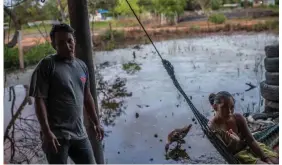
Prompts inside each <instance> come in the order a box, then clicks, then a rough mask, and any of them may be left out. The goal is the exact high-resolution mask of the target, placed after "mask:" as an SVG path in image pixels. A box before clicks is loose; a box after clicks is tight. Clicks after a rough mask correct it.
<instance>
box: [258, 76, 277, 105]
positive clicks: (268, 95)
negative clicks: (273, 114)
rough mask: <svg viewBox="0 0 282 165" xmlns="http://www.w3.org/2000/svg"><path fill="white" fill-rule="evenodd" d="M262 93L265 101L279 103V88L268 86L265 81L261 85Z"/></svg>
mask: <svg viewBox="0 0 282 165" xmlns="http://www.w3.org/2000/svg"><path fill="white" fill-rule="evenodd" d="M260 91H261V95H262V97H263V98H264V99H266V100H270V101H274V102H279V86H276V85H268V84H266V83H265V81H263V82H261V83H260Z"/></svg>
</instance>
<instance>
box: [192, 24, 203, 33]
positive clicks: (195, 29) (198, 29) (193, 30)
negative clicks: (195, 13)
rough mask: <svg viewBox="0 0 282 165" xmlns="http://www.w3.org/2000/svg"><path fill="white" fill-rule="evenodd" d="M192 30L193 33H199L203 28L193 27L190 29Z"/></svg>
mask: <svg viewBox="0 0 282 165" xmlns="http://www.w3.org/2000/svg"><path fill="white" fill-rule="evenodd" d="M190 30H191V31H192V32H198V31H200V30H201V28H200V26H197V25H192V26H191V27H190Z"/></svg>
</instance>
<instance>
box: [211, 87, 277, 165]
mask: <svg viewBox="0 0 282 165" xmlns="http://www.w3.org/2000/svg"><path fill="white" fill-rule="evenodd" d="M209 101H210V103H211V105H212V106H213V109H214V110H215V112H216V113H215V116H214V118H213V119H212V120H211V121H210V123H209V126H210V128H211V129H212V130H213V131H214V132H215V133H218V134H219V135H220V138H221V139H222V141H223V142H224V143H225V144H226V146H227V148H228V150H229V151H230V152H231V153H232V154H234V156H235V157H236V158H237V159H238V160H239V161H240V163H242V164H279V156H278V154H277V153H275V152H273V151H272V150H271V149H269V148H268V147H267V146H266V145H265V144H263V143H259V142H257V141H256V140H255V139H254V137H253V135H252V134H251V132H250V130H249V128H248V126H247V123H246V121H245V118H244V117H243V116H242V115H241V114H237V113H234V102H235V100H234V98H233V97H232V95H231V94H230V93H228V92H225V91H222V92H219V93H217V94H210V96H209Z"/></svg>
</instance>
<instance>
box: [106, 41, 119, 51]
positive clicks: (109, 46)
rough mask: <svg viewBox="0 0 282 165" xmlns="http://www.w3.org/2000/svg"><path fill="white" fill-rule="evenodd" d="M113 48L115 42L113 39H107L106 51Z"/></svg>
mask: <svg viewBox="0 0 282 165" xmlns="http://www.w3.org/2000/svg"><path fill="white" fill-rule="evenodd" d="M115 48H116V44H115V43H114V42H113V41H108V42H107V44H106V47H105V49H106V50H107V51H112V50H114V49H115Z"/></svg>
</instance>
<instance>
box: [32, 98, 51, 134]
mask: <svg viewBox="0 0 282 165" xmlns="http://www.w3.org/2000/svg"><path fill="white" fill-rule="evenodd" d="M35 112H36V116H37V118H38V121H39V124H40V126H41V129H42V132H43V134H46V133H49V132H51V130H50V126H49V123H48V118H47V110H46V105H45V102H44V100H43V98H35Z"/></svg>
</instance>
